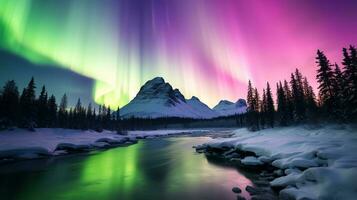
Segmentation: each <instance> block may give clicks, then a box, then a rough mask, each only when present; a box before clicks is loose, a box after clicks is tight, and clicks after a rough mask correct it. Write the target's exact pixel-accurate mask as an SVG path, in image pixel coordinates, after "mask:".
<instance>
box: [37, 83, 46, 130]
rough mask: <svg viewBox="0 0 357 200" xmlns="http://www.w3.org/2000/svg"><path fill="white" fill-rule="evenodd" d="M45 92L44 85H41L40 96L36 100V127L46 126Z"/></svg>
mask: <svg viewBox="0 0 357 200" xmlns="http://www.w3.org/2000/svg"><path fill="white" fill-rule="evenodd" d="M47 100H48V99H47V92H46V88H45V86H42V90H41V93H40V96H39V98H38V100H37V108H38V109H37V123H38V124H37V125H38V127H48V116H47V115H48V106H47Z"/></svg>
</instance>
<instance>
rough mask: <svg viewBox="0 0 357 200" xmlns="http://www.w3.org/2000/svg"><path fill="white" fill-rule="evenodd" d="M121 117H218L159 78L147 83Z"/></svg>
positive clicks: (123, 109)
mask: <svg viewBox="0 0 357 200" xmlns="http://www.w3.org/2000/svg"><path fill="white" fill-rule="evenodd" d="M120 113H121V115H122V117H124V118H129V117H139V118H158V117H187V118H202V119H203V118H213V117H216V116H218V115H217V114H216V113H215V112H214V111H212V110H211V109H210V108H209V107H208V106H207V105H206V104H204V103H202V102H201V101H200V100H199V99H198V98H196V97H192V98H191V99H189V100H186V99H185V97H184V96H183V95H182V94H181V92H180V91H179V90H178V89H173V88H172V86H171V85H170V84H169V83H166V82H165V80H164V79H163V78H161V77H156V78H154V79H152V80H149V81H147V82H146V83H145V84H144V85H143V86H142V87H141V88H140V90H139V92H138V94H137V95H136V96H135V98H134V99H133V100H131V101H130V102H129V103H128V104H127V105H125V106H124V107H123V108H122V109H121V110H120Z"/></svg>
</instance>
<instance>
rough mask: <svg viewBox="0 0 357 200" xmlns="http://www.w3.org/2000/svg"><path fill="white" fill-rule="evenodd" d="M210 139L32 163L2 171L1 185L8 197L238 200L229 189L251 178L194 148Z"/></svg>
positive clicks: (154, 143)
mask: <svg viewBox="0 0 357 200" xmlns="http://www.w3.org/2000/svg"><path fill="white" fill-rule="evenodd" d="M206 141H207V138H190V137H187V138H167V139H158V140H151V141H150V140H146V141H141V142H139V143H138V144H135V145H132V146H129V147H123V148H114V149H110V150H107V151H103V152H99V153H95V154H93V155H83V156H78V155H74V156H70V157H64V158H59V159H54V161H51V162H50V161H41V162H45V163H41V164H38V163H37V162H38V161H31V162H28V165H31V166H32V168H33V169H35V170H33V169H31V170H30V171H25V172H24V171H21V170H15V172H13V173H11V174H8V173H5V176H4V174H1V173H0V177H1V178H2V180H0V188H1V187H3V188H5V189H6V190H10V189H11V191H6V193H7V195H9V196H6V195H5V197H10V198H5V199H31V200H32V199H36V200H39V199H61V200H62V199H63V200H67V199H71V200H72V199H74V200H76V199H81V200H82V199H129V200H130V199H217V198H219V199H235V198H236V197H235V195H234V194H233V193H232V192H231V188H232V187H233V186H240V187H241V188H244V187H245V186H246V185H251V182H250V180H248V179H247V178H245V177H244V176H243V175H241V174H240V173H238V172H237V170H236V169H234V168H229V167H228V168H227V167H224V166H217V165H214V164H212V163H209V162H208V161H207V159H206V158H205V157H204V156H203V155H198V154H197V153H195V152H194V150H193V149H192V148H191V147H192V145H196V144H201V143H204V142H206ZM48 162H50V163H48ZM18 165H23V164H18ZM1 171H2V169H1V166H0V172H1ZM16 177H18V181H17V182H16V181H13V179H14V178H16ZM4 180H5V181H4ZM10 180H11V181H10ZM9 181H10V182H9ZM18 183H21V184H20V185H19V184H18ZM3 184H5V185H3ZM0 194H1V189H0ZM0 197H4V196H3V195H0Z"/></svg>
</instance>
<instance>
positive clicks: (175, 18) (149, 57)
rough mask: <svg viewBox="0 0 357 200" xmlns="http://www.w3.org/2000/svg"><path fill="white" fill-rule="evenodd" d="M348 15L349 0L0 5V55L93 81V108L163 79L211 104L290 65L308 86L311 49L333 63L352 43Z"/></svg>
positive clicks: (355, 23) (354, 28)
mask: <svg viewBox="0 0 357 200" xmlns="http://www.w3.org/2000/svg"><path fill="white" fill-rule="evenodd" d="M356 10H357V1H353V0H341V1H333V0H311V1H308V0H290V1H285V0H274V1H273V0H267V1H263V0H100V1H99V0H86V1H80V0H63V1H57V0H16V1H14V0H0V48H1V49H3V50H5V51H9V52H11V53H14V54H16V55H18V56H20V57H23V58H24V59H27V60H28V61H30V62H32V63H36V64H40V65H44V66H48V65H51V66H55V67H59V68H63V69H66V70H71V71H73V72H75V73H78V74H80V75H83V76H85V77H88V78H91V79H93V80H94V85H93V88H91V89H92V91H93V92H92V93H93V100H94V101H95V102H97V103H101V104H103V103H104V104H106V105H111V106H112V107H114V106H118V105H120V106H123V105H125V104H126V103H128V101H130V100H131V99H132V98H133V97H134V96H135V95H136V93H137V91H138V90H139V88H140V86H141V85H142V84H143V83H145V82H146V81H147V80H148V79H151V78H153V77H156V76H162V77H164V78H165V80H166V81H168V82H170V83H171V84H172V85H173V86H174V87H176V88H179V89H180V90H181V91H182V93H183V94H184V95H185V96H186V97H188V98H189V97H190V96H192V95H195V96H197V97H199V98H200V99H201V100H202V101H203V102H205V103H207V104H208V105H209V106H213V105H215V104H217V102H218V101H219V100H221V99H228V100H232V101H235V100H236V99H238V98H239V97H245V92H246V84H247V81H248V79H251V80H252V81H253V83H254V84H255V85H256V86H257V87H258V88H262V87H263V86H264V85H265V84H266V81H270V82H272V83H275V82H276V81H278V80H280V79H282V78H283V77H289V74H290V72H292V71H293V70H294V69H295V68H296V67H298V68H300V69H301V71H302V72H303V73H304V74H305V75H307V77H308V78H309V79H310V81H311V82H312V84H313V85H314V86H315V85H316V84H315V82H314V81H315V80H314V76H315V70H316V69H315V60H314V57H315V53H316V50H317V49H318V48H319V49H322V50H324V51H325V52H326V54H327V56H328V57H329V58H330V59H331V60H332V61H333V62H340V61H341V58H340V55H341V49H342V47H345V46H347V45H349V44H356V42H357V34H356V32H357V12H356ZM0 69H1V66H0ZM35 76H36V75H35ZM73 87H75V86H73V85H72V86H68V90H70V88H73ZM91 87H92V86H91ZM69 92H70V91H69Z"/></svg>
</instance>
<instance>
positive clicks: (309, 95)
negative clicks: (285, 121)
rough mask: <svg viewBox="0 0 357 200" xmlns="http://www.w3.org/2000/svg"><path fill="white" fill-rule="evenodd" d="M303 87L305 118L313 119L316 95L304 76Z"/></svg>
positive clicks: (315, 110)
mask: <svg viewBox="0 0 357 200" xmlns="http://www.w3.org/2000/svg"><path fill="white" fill-rule="evenodd" d="M303 88H304V98H305V105H306V113H307V118H308V119H309V120H314V119H316V114H317V104H316V96H315V93H314V90H313V88H312V87H311V86H310V84H309V82H308V80H307V78H306V77H305V78H304V82H303Z"/></svg>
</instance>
